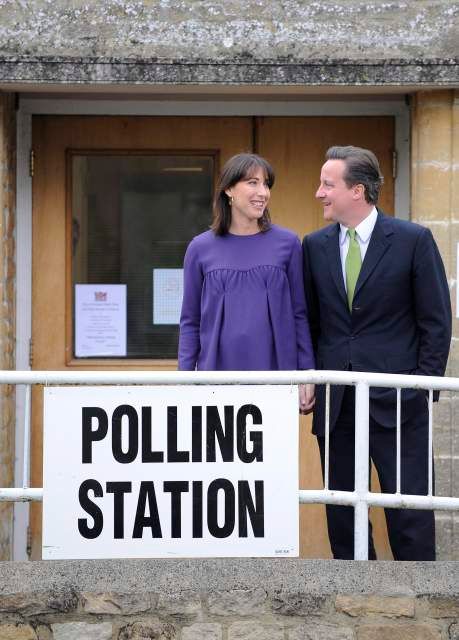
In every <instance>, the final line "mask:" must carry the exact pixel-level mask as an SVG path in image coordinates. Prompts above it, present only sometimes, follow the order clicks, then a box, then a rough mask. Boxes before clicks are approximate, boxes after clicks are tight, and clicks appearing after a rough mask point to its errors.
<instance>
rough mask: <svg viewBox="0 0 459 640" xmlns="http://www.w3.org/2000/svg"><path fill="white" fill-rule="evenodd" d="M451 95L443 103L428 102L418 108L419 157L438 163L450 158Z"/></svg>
mask: <svg viewBox="0 0 459 640" xmlns="http://www.w3.org/2000/svg"><path fill="white" fill-rule="evenodd" d="M451 115H452V101H451V95H448V96H447V100H446V101H445V102H444V103H443V104H438V103H437V104H435V105H433V104H430V105H425V106H423V107H420V108H418V110H417V126H418V131H419V141H418V144H419V147H418V151H419V157H421V158H422V159H423V160H424V159H429V160H433V161H436V162H440V163H445V162H446V163H447V162H450V160H451V144H450V141H451V128H452V126H451V125H452V122H451Z"/></svg>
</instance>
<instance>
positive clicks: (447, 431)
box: [433, 393, 459, 456]
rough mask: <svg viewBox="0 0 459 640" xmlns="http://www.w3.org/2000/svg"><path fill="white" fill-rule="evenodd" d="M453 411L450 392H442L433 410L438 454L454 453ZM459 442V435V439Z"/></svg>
mask: <svg viewBox="0 0 459 640" xmlns="http://www.w3.org/2000/svg"><path fill="white" fill-rule="evenodd" d="M452 411H453V402H452V399H451V397H450V395H449V394H448V393H442V395H441V396H440V401H439V402H436V403H435V404H434V410H433V444H434V453H435V455H436V456H448V455H451V453H452V438H453V437H454V435H455V434H453V433H452ZM457 442H458V444H459V436H458V440H457Z"/></svg>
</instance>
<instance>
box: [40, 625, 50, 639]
mask: <svg viewBox="0 0 459 640" xmlns="http://www.w3.org/2000/svg"><path fill="white" fill-rule="evenodd" d="M36 633H37V636H38V640H53V634H52V631H51V629H50V628H49V627H45V626H42V625H40V626H38V627H37V628H36Z"/></svg>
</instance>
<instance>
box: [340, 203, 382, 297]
mask: <svg viewBox="0 0 459 640" xmlns="http://www.w3.org/2000/svg"><path fill="white" fill-rule="evenodd" d="M377 217H378V212H377V210H376V207H373V209H372V210H371V211H370V213H369V214H368V215H367V217H366V218H364V219H363V220H362V222H361V223H360V224H358V225H357V226H356V228H355V237H356V239H357V242H358V244H359V247H360V255H361V256H362V262H363V260H364V258H365V254H366V252H367V249H368V245H369V244H370V238H371V234H372V233H373V229H374V227H375V224H376V218H377ZM339 226H340V227H341V229H340V232H339V253H340V256H341V268H342V271H343V280H344V288H345V289H346V291H347V287H346V256H347V252H348V250H349V236H348V234H347V230H348V227H345V226H344V225H343V224H341V223H340V225H339Z"/></svg>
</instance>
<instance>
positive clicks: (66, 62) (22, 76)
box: [0, 57, 459, 88]
mask: <svg viewBox="0 0 459 640" xmlns="http://www.w3.org/2000/svg"><path fill="white" fill-rule="evenodd" d="M0 83H2V84H3V85H8V84H14V83H24V84H29V83H30V84H32V83H57V84H62V85H65V84H71V83H73V84H75V83H84V84H164V85H175V84H185V85H186V84H195V85H210V84H221V85H233V84H234V85H263V84H264V85H266V84H268V85H269V84H273V85H284V86H291V85H308V86H337V87H339V86H345V85H354V86H381V87H385V86H400V85H403V86H407V87H409V86H416V87H419V86H429V87H432V86H434V87H449V88H451V87H459V61H458V60H456V59H447V60H428V61H420V60H412V61H407V60H388V61H379V62H373V61H371V62H365V61H362V62H358V63H356V62H350V61H344V60H317V61H307V62H306V61H305V62H298V61H290V60H286V61H279V60H276V61H270V60H260V61H256V60H227V61H219V62H211V61H194V62H193V61H186V62H185V61H182V60H177V61H174V60H160V61H158V60H137V59H136V60H130V59H124V60H113V59H109V58H100V59H99V58H97V59H85V58H72V59H68V58H67V59H63V58H30V59H23V58H22V59H17V58H14V59H12V58H11V57H3V58H0Z"/></svg>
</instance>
